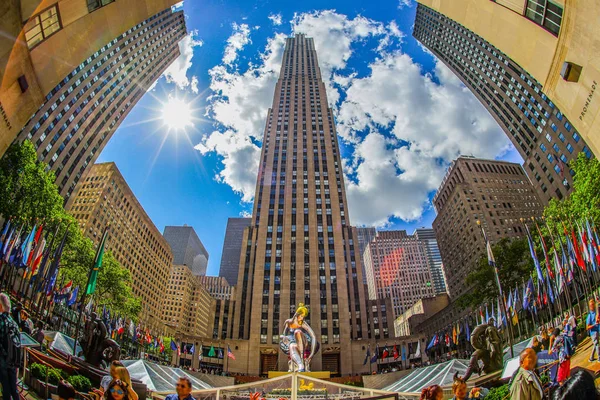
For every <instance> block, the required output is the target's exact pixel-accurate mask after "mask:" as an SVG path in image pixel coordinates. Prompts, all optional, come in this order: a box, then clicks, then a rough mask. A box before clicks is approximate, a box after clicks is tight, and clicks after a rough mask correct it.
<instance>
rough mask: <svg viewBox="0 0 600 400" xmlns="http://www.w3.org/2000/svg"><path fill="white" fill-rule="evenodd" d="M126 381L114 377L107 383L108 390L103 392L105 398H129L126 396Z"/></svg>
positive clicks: (112, 399) (120, 399) (113, 399)
mask: <svg viewBox="0 0 600 400" xmlns="http://www.w3.org/2000/svg"><path fill="white" fill-rule="evenodd" d="M127 386H128V385H127V383H125V382H122V381H121V380H120V379H114V380H113V381H111V382H110V385H108V390H107V391H106V392H105V393H104V399H105V400H130V398H129V396H128V390H127Z"/></svg>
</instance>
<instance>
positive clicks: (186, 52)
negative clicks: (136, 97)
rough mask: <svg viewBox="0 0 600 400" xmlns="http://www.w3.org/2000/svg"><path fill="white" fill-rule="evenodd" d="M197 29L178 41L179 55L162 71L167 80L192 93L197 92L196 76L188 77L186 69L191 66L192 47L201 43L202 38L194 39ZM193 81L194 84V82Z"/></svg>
mask: <svg viewBox="0 0 600 400" xmlns="http://www.w3.org/2000/svg"><path fill="white" fill-rule="evenodd" d="M196 36H198V31H197V30H193V31H190V32H189V33H188V34H187V36H186V37H184V38H183V39H182V40H181V41H180V42H179V52H180V53H181V54H180V55H179V57H177V59H176V60H175V61H173V63H172V64H171V65H170V66H169V68H167V69H166V70H165V72H164V74H163V75H164V76H165V78H166V80H167V82H173V83H175V84H176V85H177V86H178V87H179V88H180V89H187V88H188V87H190V89H191V90H192V91H193V92H194V93H198V78H197V77H196V76H192V77H191V78H188V76H187V75H188V70H189V69H190V67H191V66H192V58H193V57H194V48H195V47H199V46H202V45H203V42H202V40H200V39H196ZM194 82H195V84H194ZM155 85H156V83H154V85H153V86H151V88H150V89H148V90H151V89H153V88H154V86H155Z"/></svg>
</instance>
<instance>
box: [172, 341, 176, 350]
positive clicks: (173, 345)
mask: <svg viewBox="0 0 600 400" xmlns="http://www.w3.org/2000/svg"><path fill="white" fill-rule="evenodd" d="M171 350H173V351H177V344H176V343H175V340H173V339H171Z"/></svg>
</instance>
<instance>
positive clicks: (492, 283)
mask: <svg viewBox="0 0 600 400" xmlns="http://www.w3.org/2000/svg"><path fill="white" fill-rule="evenodd" d="M492 251H493V252H494V257H495V259H496V265H498V275H499V277H500V283H501V285H502V288H503V290H505V291H508V290H512V289H514V288H515V287H516V286H517V285H521V283H522V282H523V281H524V280H527V279H528V278H529V274H530V273H531V271H532V270H533V268H534V267H533V260H532V259H531V257H530V255H529V245H528V244H527V239H512V240H511V239H507V238H505V239H502V240H500V241H499V242H498V243H496V244H495V245H493V246H492ZM467 285H469V286H471V285H473V290H472V291H471V292H470V293H467V294H465V295H463V296H461V297H460V298H459V299H458V304H459V306H461V307H479V305H481V304H483V303H485V302H486V301H490V300H495V299H496V298H497V297H498V285H496V278H495V276H494V269H493V268H492V267H491V266H490V265H489V264H488V259H487V255H482V256H481V258H480V259H479V262H478V264H477V269H475V270H474V271H472V272H471V273H469V275H468V276H467ZM506 295H507V296H508V292H507V293H506Z"/></svg>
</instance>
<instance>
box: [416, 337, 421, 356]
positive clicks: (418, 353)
mask: <svg viewBox="0 0 600 400" xmlns="http://www.w3.org/2000/svg"><path fill="white" fill-rule="evenodd" d="M419 357H421V341H420V340H419V341H418V342H417V350H416V351H415V358H419Z"/></svg>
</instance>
